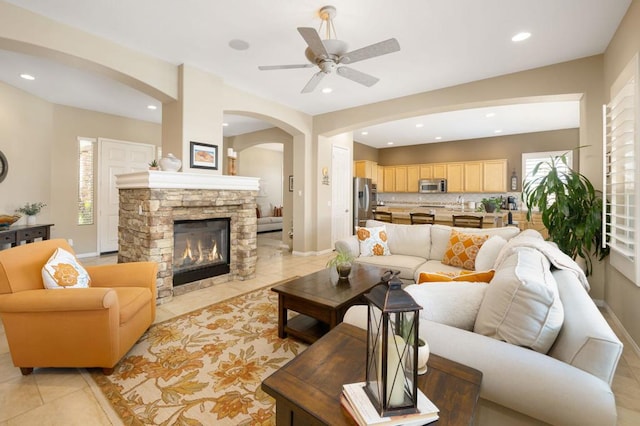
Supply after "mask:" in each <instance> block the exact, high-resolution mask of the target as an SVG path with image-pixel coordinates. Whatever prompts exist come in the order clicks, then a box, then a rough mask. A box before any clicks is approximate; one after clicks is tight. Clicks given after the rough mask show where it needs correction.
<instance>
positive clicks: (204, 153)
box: [190, 141, 218, 170]
mask: <svg viewBox="0 0 640 426" xmlns="http://www.w3.org/2000/svg"><path fill="white" fill-rule="evenodd" d="M190 152H191V155H190V158H191V163H190V165H191V168H193V169H209V170H218V145H210V144H206V143H202V142H193V141H192V142H191V149H190Z"/></svg>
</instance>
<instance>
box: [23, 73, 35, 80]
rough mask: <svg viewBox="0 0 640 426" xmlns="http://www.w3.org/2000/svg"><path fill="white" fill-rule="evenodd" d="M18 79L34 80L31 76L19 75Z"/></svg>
mask: <svg viewBox="0 0 640 426" xmlns="http://www.w3.org/2000/svg"><path fill="white" fill-rule="evenodd" d="M20 77H22V78H24V79H25V80H35V79H36V78H35V77H34V76H32V75H31V74H20Z"/></svg>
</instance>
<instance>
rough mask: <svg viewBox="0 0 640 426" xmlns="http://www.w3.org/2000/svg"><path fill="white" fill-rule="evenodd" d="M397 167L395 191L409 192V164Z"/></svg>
mask: <svg viewBox="0 0 640 426" xmlns="http://www.w3.org/2000/svg"><path fill="white" fill-rule="evenodd" d="M395 169H396V170H395V175H396V179H395V181H396V182H395V183H396V188H395V192H407V166H396V167H395ZM416 192H417V191H416Z"/></svg>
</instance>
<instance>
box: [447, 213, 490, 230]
mask: <svg viewBox="0 0 640 426" xmlns="http://www.w3.org/2000/svg"><path fill="white" fill-rule="evenodd" d="M483 220H484V218H483V217H482V216H471V215H453V226H462V227H464V228H482V221H483Z"/></svg>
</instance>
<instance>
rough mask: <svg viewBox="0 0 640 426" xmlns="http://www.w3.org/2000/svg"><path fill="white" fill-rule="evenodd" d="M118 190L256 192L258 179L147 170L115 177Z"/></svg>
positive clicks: (258, 185) (258, 186)
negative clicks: (225, 190) (226, 190)
mask: <svg viewBox="0 0 640 426" xmlns="http://www.w3.org/2000/svg"><path fill="white" fill-rule="evenodd" d="M116 186H117V187H118V189H134V188H149V189H223V190H224V189H228V190H232V191H258V190H259V189H260V178H257V177H250V176H227V175H209V174H204V173H182V172H162V171H155V170H148V171H144V172H136V173H126V174H121V175H117V176H116Z"/></svg>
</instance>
